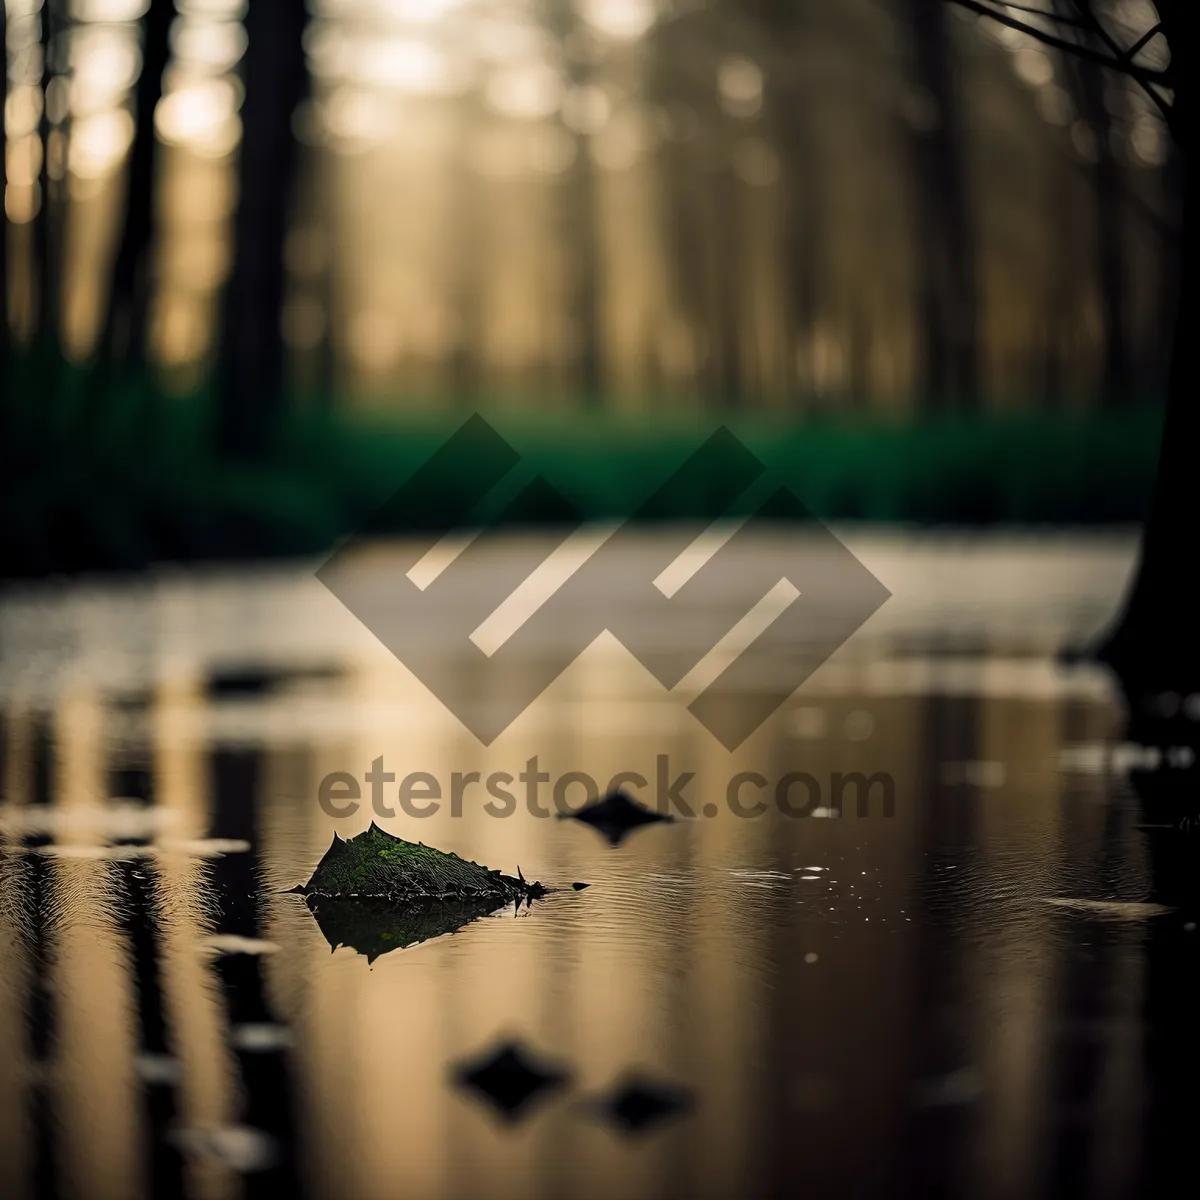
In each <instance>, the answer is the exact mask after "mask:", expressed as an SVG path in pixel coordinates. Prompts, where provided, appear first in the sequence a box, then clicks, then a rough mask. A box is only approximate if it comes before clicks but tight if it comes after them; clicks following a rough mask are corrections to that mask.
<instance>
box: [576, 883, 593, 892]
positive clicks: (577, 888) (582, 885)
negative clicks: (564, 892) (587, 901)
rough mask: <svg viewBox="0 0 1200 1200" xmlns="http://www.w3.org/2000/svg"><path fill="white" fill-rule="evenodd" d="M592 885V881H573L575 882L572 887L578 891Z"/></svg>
mask: <svg viewBox="0 0 1200 1200" xmlns="http://www.w3.org/2000/svg"><path fill="white" fill-rule="evenodd" d="M591 886H592V885H591V884H590V883H573V884H571V887H572V888H573V889H574V890H575V891H577V892H582V891H583V889H584V888H587V887H591Z"/></svg>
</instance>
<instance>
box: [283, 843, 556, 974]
mask: <svg viewBox="0 0 1200 1200" xmlns="http://www.w3.org/2000/svg"><path fill="white" fill-rule="evenodd" d="M292 890H293V891H294V892H297V893H299V894H300V895H302V896H303V897H304V898H305V902H306V903H307V904H308V907H309V911H310V912H311V913H312V914H313V916H314V917H315V918H316V922H317V925H318V926H319V927H320V930H321V933H322V934H323V935H324V937H325V940H326V941H327V942H328V943H329V945H330V948H331V949H333V950H336V949H337V948H338V946H350V947H351V948H353V949H355V950H357V951H358V952H359V953H360V954H364V955H366V957H367V959H368V961H370V962H373V961H374V960H375V959H376V958H378V957H379V956H380V955H381V954H386V953H387V952H388V951H389V950H402V949H405V948H406V947H408V946H415V945H417V944H418V943H420V942H425V941H429V940H430V939H431V938H435V937H441V936H442V935H443V934H447V933H454V932H455V931H456V930H458V929H461V928H462V927H463V926H464V925H466V924H468V923H469V922H471V921H474V920H475V919H476V918H478V917H482V916H486V915H487V914H488V913H491V912H495V911H496V910H497V909H500V908H504V907H506V906H507V905H509V904H515V905H517V906H518V907H519V906H520V904H521V902H522V901H524V902H525V903H526V904H528V903H530V902H531V901H533V900H538V899H541V897H543V896H545V895H547V894H548V892H549V889H548V888H546V887H543V886H542V884H540V883H536V882H534V883H530V882H529V881H527V880H526V879H525V877H524V876H523V875H522V874H521V873H520V870H519V869H518V872H517V878H515V879H514V878H513V877H512V876H511V875H503V874H501V873H500V872H499V871H491V870H489V869H488V868H487V867H483V866H480V865H479V863H475V862H468V861H467V860H466V859H462V858H459V856H458V855H457V854H447V853H445V852H444V851H442V850H435V849H434V848H433V847H432V846H426V845H423V844H422V843H420V842H408V841H405V840H404V838H398V837H394V836H393V835H392V834H390V833H385V832H384V831H383V830H382V829H380V828H379V826H378V825H376V824H375V823H374V822H372V823H371V826H370V828H369V829H367V830H365V831H364V832H362V833H360V834H358V835H357V836H356V837H352V838H350V839H349V841H346V840H344V839H342V838H341V837H339V836H338V835H337V834H336V833H335V834H334V835H333V842H332V844H331V845H330V847H329V849H328V850H327V851H326V852H325V856H324V858H322V859H321V861H320V862H319V863H318V864H317V869H316V870H315V871H314V872H313V875H312V878H311V879H310V880H309V881H308V883H306V884H303V885H302V886H300V887H297V888H294V889H292Z"/></svg>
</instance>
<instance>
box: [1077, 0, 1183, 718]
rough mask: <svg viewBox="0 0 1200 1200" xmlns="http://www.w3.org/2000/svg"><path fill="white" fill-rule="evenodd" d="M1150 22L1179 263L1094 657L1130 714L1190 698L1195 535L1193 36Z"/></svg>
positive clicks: (1179, 5)
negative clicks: (1160, 40)
mask: <svg viewBox="0 0 1200 1200" xmlns="http://www.w3.org/2000/svg"><path fill="white" fill-rule="evenodd" d="M1157 8H1158V14H1159V18H1160V20H1161V22H1162V26H1163V31H1164V33H1165V34H1166V37H1167V41H1168V43H1169V45H1170V48H1171V67H1170V75H1171V82H1172V84H1173V86H1174V92H1175V98H1174V103H1173V106H1172V111H1171V118H1170V124H1171V131H1172V133H1173V135H1174V137H1175V141H1176V145H1177V146H1178V149H1179V153H1180V157H1181V161H1182V168H1183V171H1184V173H1185V178H1184V190H1183V212H1182V222H1181V224H1182V237H1181V247H1180V250H1181V253H1180V258H1179V309H1178V316H1177V318H1176V325H1175V334H1174V340H1173V343H1172V346H1173V348H1172V352H1171V364H1170V375H1169V379H1168V387H1167V411H1166V419H1165V423H1164V427H1163V436H1162V448H1161V451H1160V454H1159V465H1158V476H1157V479H1156V481H1155V487H1154V495H1153V499H1152V501H1151V507H1150V514H1149V517H1148V519H1147V521H1146V527H1145V532H1144V534H1143V536H1142V547H1141V557H1140V561H1139V563H1138V567H1137V572H1136V575H1135V577H1134V581H1133V585H1132V587H1131V589H1130V592H1129V595H1128V598H1127V600H1126V603H1125V608H1124V612H1123V613H1122V616H1121V618H1120V620H1119V621H1118V623H1117V625H1116V627H1115V629H1114V630H1113V632H1112V634H1111V635H1110V636H1109V637H1108V638H1107V639H1106V641H1105V643H1104V645H1103V646H1102V647H1101V650H1100V657H1101V658H1102V659H1103V660H1104V661H1106V662H1108V663H1109V664H1110V665H1111V666H1112V667H1113V669H1114V670H1115V671H1116V673H1117V674H1118V676H1119V677H1120V679H1121V682H1122V684H1123V686H1124V687H1125V689H1126V691H1127V693H1128V694H1129V696H1130V700H1131V703H1132V704H1134V705H1135V707H1136V706H1137V705H1139V704H1141V703H1143V701H1144V699H1145V697H1147V696H1148V695H1150V694H1152V693H1161V692H1166V691H1177V692H1181V693H1186V692H1194V691H1200V629H1198V625H1197V604H1196V599H1195V586H1196V585H1195V571H1194V569H1193V559H1194V556H1195V547H1196V539H1197V530H1198V529H1200V483H1198V477H1197V472H1196V456H1197V451H1198V450H1200V405H1198V404H1197V402H1196V394H1197V382H1198V381H1197V371H1196V354H1197V351H1196V346H1195V342H1194V334H1193V330H1192V325H1191V318H1189V317H1188V316H1187V314H1188V313H1190V312H1195V311H1196V310H1195V309H1194V308H1193V307H1192V305H1194V304H1200V287H1198V286H1197V263H1196V257H1197V249H1198V248H1197V239H1198V238H1200V228H1198V222H1200V212H1197V207H1198V206H1197V188H1196V178H1195V163H1194V161H1193V155H1194V139H1195V129H1194V120H1195V85H1194V83H1193V77H1192V76H1191V70H1192V69H1193V68H1194V67H1195V66H1196V52H1195V47H1196V43H1195V37H1194V34H1189V33H1188V32H1187V30H1188V28H1190V27H1191V26H1190V25H1188V24H1185V19H1186V17H1189V16H1193V15H1194V14H1191V13H1190V12H1188V9H1187V6H1186V5H1185V4H1184V3H1183V0H1158V2H1157Z"/></svg>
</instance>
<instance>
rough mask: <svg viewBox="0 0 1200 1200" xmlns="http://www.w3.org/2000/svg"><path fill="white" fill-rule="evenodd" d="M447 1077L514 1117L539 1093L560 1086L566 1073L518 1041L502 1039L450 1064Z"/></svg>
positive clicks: (518, 1116) (504, 1115)
mask: <svg viewBox="0 0 1200 1200" xmlns="http://www.w3.org/2000/svg"><path fill="white" fill-rule="evenodd" d="M451 1078H452V1080H453V1081H454V1083H456V1084H457V1085H458V1086H459V1087H461V1088H465V1089H467V1090H469V1091H472V1092H474V1093H476V1094H477V1095H478V1096H480V1097H481V1098H482V1099H484V1100H486V1101H487V1102H488V1103H489V1104H491V1105H492V1107H493V1108H494V1109H495V1110H496V1111H497V1112H498V1113H499V1114H500V1115H501V1116H502V1117H504V1118H505V1120H507V1121H516V1120H518V1119H519V1118H520V1117H521V1116H522V1114H523V1113H525V1112H526V1110H527V1109H528V1108H529V1107H530V1105H531V1104H532V1103H533V1101H534V1100H535V1099H536V1098H537V1097H538V1096H539V1095H542V1094H543V1093H546V1092H550V1091H554V1090H556V1089H557V1088H560V1087H562V1086H563V1085H564V1084H565V1083H566V1082H567V1080H568V1079H569V1078H570V1074H569V1072H567V1071H566V1070H564V1069H562V1068H560V1067H557V1066H555V1065H554V1064H552V1063H548V1062H544V1061H541V1060H539V1059H538V1058H537V1057H536V1056H534V1055H533V1054H531V1053H530V1052H529V1051H528V1050H526V1049H525V1048H524V1047H523V1046H522V1045H521V1044H520V1043H519V1042H504V1043H503V1044H501V1045H500V1046H499V1047H498V1048H497V1049H495V1050H493V1051H491V1052H490V1053H488V1054H485V1055H481V1056H480V1057H479V1058H475V1059H471V1060H469V1061H467V1062H465V1063H460V1064H459V1065H458V1066H457V1067H454V1068H452V1070H451Z"/></svg>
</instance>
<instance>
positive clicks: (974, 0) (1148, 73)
mask: <svg viewBox="0 0 1200 1200" xmlns="http://www.w3.org/2000/svg"><path fill="white" fill-rule="evenodd" d="M950 3H951V4H957V5H958V6H959V8H965V9H967V10H969V11H970V12H973V13H978V14H979V16H981V17H989V18H990V19H991V20H993V21H996V22H997V23H998V24H1000V25H1007V26H1008V28H1009V29H1015V30H1017V32H1018V33H1024V34H1026V35H1028V36H1029V37H1031V38H1033V39H1034V40H1035V41H1038V42H1041V43H1042V44H1043V45H1046V46H1050V47H1051V48H1052V49H1055V50H1061V51H1062V52H1063V53H1064V54H1073V55H1074V56H1075V57H1076V58H1083V59H1086V60H1087V61H1088V62H1094V63H1099V64H1100V65H1101V66H1102V67H1108V68H1110V69H1111V70H1113V71H1119V72H1120V73H1121V74H1122V75H1129V76H1131V77H1132V78H1133V79H1136V80H1137V81H1138V82H1139V83H1142V84H1154V83H1158V84H1163V85H1166V84H1167V83H1168V80H1167V74H1166V72H1165V71H1157V70H1154V69H1153V68H1150V67H1139V66H1138V65H1137V64H1136V63H1130V62H1126V61H1125V60H1124V59H1123V58H1121V57H1118V56H1117V55H1114V54H1109V53H1107V52H1106V51H1103V50H1097V49H1095V48H1094V47H1092V46H1088V45H1086V44H1084V43H1081V42H1072V41H1069V40H1068V39H1067V38H1062V37H1058V36H1057V35H1056V34H1053V33H1048V32H1047V31H1046V30H1044V29H1038V28H1037V27H1036V26H1034V25H1027V24H1026V23H1025V22H1024V21H1019V20H1018V19H1017V18H1016V17H1010V16H1009V15H1008V13H1006V12H1002V11H1001V10H1000V9H997V8H993V7H991V5H989V4H986V3H983V2H982V0H950Z"/></svg>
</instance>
